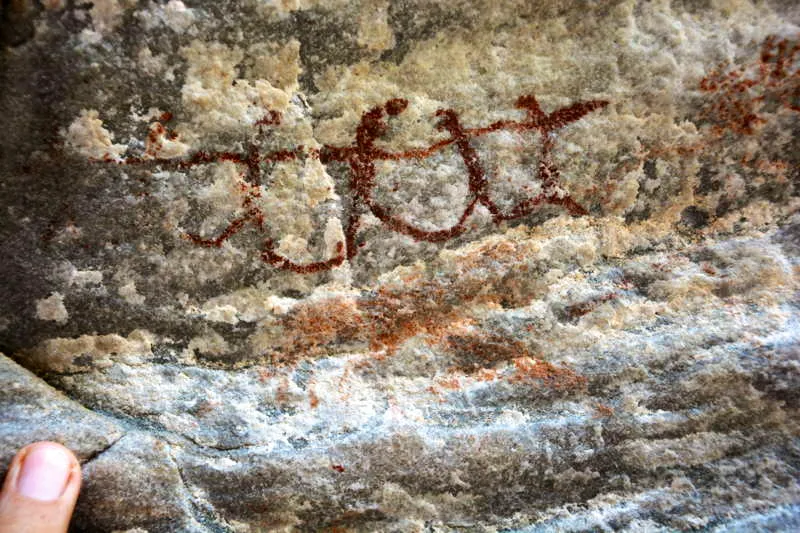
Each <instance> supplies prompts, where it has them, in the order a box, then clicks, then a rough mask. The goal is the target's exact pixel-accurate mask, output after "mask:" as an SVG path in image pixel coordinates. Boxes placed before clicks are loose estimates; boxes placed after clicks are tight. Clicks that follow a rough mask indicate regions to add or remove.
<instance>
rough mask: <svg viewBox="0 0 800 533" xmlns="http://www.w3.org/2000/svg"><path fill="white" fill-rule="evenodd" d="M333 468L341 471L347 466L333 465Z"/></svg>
mask: <svg viewBox="0 0 800 533" xmlns="http://www.w3.org/2000/svg"><path fill="white" fill-rule="evenodd" d="M331 468H333V469H334V470H336V471H337V472H339V473H341V472H344V471H345V468H344V467H343V466H342V465H331Z"/></svg>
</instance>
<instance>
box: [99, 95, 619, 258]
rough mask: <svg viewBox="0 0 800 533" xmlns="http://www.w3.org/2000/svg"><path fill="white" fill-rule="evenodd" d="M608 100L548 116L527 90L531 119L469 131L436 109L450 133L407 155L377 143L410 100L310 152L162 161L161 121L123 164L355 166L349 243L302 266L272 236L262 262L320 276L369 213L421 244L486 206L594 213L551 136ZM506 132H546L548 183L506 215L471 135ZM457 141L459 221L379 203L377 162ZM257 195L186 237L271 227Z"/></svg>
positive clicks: (263, 122)
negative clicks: (562, 171)
mask: <svg viewBox="0 0 800 533" xmlns="http://www.w3.org/2000/svg"><path fill="white" fill-rule="evenodd" d="M606 105H608V102H607V101H605V100H590V101H587V102H578V103H575V104H572V105H570V106H567V107H565V108H561V109H558V110H556V111H554V112H553V113H550V114H549V115H548V114H545V113H544V112H543V111H542V110H541V108H540V106H539V103H538V101H537V100H536V97H535V96H533V95H523V96H521V97H520V98H519V99H518V100H517V107H518V108H520V109H524V110H525V111H526V112H527V118H526V119H525V120H522V121H513V120H501V121H497V122H494V123H492V124H490V125H489V126H484V127H479V128H465V127H464V126H463V125H462V124H461V121H460V118H459V116H458V114H457V113H456V112H455V111H453V110H450V109H443V110H439V111H437V113H436V116H437V117H439V119H440V122H439V124H438V128H439V129H442V130H445V131H447V132H449V133H450V137H449V138H447V139H444V140H441V141H438V142H436V143H434V144H432V145H430V146H429V147H428V148H426V149H421V150H410V151H405V152H387V151H386V150H383V149H381V148H379V147H378V146H376V144H375V141H376V140H378V139H379V138H380V137H382V136H383V135H384V134H385V133H386V132H387V130H388V124H387V122H386V120H387V119H388V118H389V117H393V116H397V115H399V114H400V113H402V112H403V111H405V109H406V108H407V107H408V101H407V100H406V99H403V98H393V99H391V100H388V101H386V102H385V103H384V104H383V105H381V106H376V107H373V108H372V109H369V110H368V111H366V112H364V114H363V115H362V116H361V121H360V122H359V124H358V126H357V128H356V132H355V138H354V140H353V143H352V144H351V145H350V146H329V145H325V146H323V148H322V149H321V150H318V149H310V150H306V149H305V148H304V147H303V146H298V147H296V148H294V149H292V150H279V151H276V152H272V153H268V154H261V153H260V152H259V150H258V148H257V147H256V146H251V147H250V148H249V151H248V153H246V154H239V153H234V152H202V151H201V152H196V153H195V154H194V155H192V156H190V157H189V158H187V159H181V160H176V159H163V158H158V157H156V156H157V154H158V152H159V151H160V149H161V147H162V143H161V140H160V139H161V136H162V135H163V134H164V133H165V132H166V130H165V128H164V127H163V126H162V125H161V124H160V123H157V124H156V126H154V129H153V130H151V132H150V134H149V136H148V147H147V151H146V155H147V156H148V157H147V158H144V157H128V158H126V159H125V160H124V161H122V164H129V165H133V164H137V165H140V164H149V165H160V166H162V167H165V168H175V169H186V168H191V167H193V166H196V165H201V164H209V163H218V162H221V161H228V162H232V163H235V164H240V165H244V166H245V167H246V169H247V178H246V179H247V180H248V181H249V182H250V183H251V185H254V186H257V185H259V184H260V183H262V180H261V172H262V169H261V163H277V162H283V161H291V160H296V159H299V158H301V157H310V158H316V159H319V160H320V161H321V162H322V163H323V164H328V163H333V162H338V163H344V164H346V165H348V166H349V167H350V178H349V191H350V194H351V195H352V198H351V202H350V204H351V206H352V207H351V213H350V216H349V217H348V220H347V224H346V227H345V228H344V234H345V243H343V244H342V246H340V247H337V250H336V254H335V256H334V257H332V258H329V259H327V260H324V261H316V262H312V263H309V264H300V263H296V262H294V261H292V260H290V259H289V258H287V257H283V256H281V255H280V254H278V253H277V251H276V250H275V247H274V242H275V239H274V238H272V237H268V238H266V239H265V240H264V241H263V242H264V244H263V248H262V252H261V259H262V260H263V261H264V262H265V263H268V264H271V265H272V266H274V267H276V268H280V269H283V270H289V271H293V272H297V273H300V274H314V273H318V272H323V271H327V270H331V269H333V268H336V267H338V266H340V265H341V264H342V263H343V262H344V261H345V260H346V259H352V258H353V257H355V255H356V254H357V253H358V250H359V249H360V248H361V246H362V244H363V243H359V242H358V240H357V234H358V229H359V227H360V219H361V216H362V215H363V214H364V213H365V212H369V213H371V214H372V215H374V216H375V217H376V218H378V219H379V220H380V221H381V222H382V223H383V224H384V225H385V226H386V227H387V228H389V229H390V230H392V231H395V232H398V233H402V234H405V235H408V236H410V237H412V238H414V239H417V240H420V241H429V242H444V241H447V240H450V239H452V238H454V237H457V236H459V235H461V234H462V233H464V232H466V231H467V230H468V229H469V227H470V226H469V225H468V219H469V218H470V217H471V215H472V214H473V212H474V210H475V208H476V207H477V206H478V205H479V204H480V205H483V206H484V207H485V208H486V209H487V210H488V211H489V213H490V214H491V215H492V219H493V221H494V222H495V223H501V222H503V221H509V220H514V219H518V218H522V217H525V216H528V215H530V214H531V213H533V212H534V211H535V210H536V209H537V208H538V207H540V206H542V205H545V204H550V205H556V206H560V207H563V208H564V209H565V210H566V211H567V212H568V213H570V214H571V215H574V216H579V215H585V214H587V210H586V209H585V208H584V207H582V206H581V205H580V204H578V202H576V201H575V200H574V199H573V198H571V197H570V195H569V194H568V193H567V194H565V193H564V191H563V189H561V188H559V187H558V185H559V172H558V169H557V168H556V167H555V165H554V163H553V161H552V148H553V141H552V139H551V136H550V134H551V133H552V132H554V131H556V130H558V129H561V128H563V127H565V126H567V125H568V124H569V123H571V122H575V121H577V120H580V119H581V118H583V117H584V116H585V115H587V114H588V113H591V112H592V111H595V110H597V109H601V108H603V107H605V106H606ZM162 118H165V119H171V118H172V117H171V115H170V116H169V117H166V114H165V115H162ZM280 122H281V115H280V113H279V112H277V111H274V110H271V111H269V112H268V113H267V114H266V115H265V116H264V117H263V118H261V119H260V120H258V121H256V123H255V125H256V126H258V127H259V128H260V127H262V126H274V125H278V124H280ZM499 130H511V131H529V130H537V131H539V132H541V134H542V136H541V137H542V139H543V141H542V150H541V156H540V162H539V165H538V173H537V175H536V177H537V179H538V180H539V181H541V183H542V192H540V193H539V194H538V195H537V196H535V197H533V198H528V199H526V200H523V201H521V202H519V203H518V204H517V205H516V206H514V207H512V208H511V209H510V210H509V211H507V212H504V211H503V210H502V209H501V208H500V206H498V205H497V204H496V203H495V202H494V201H493V200H492V199H491V198H490V196H489V187H488V185H489V180H488V179H487V176H486V172H485V170H484V169H483V166H482V164H481V161H480V157H479V155H478V153H477V151H476V150H475V148H474V147H473V146H472V144H471V140H472V139H475V138H478V137H481V136H483V135H486V134H489V133H492V132H495V131H499ZM451 145H453V146H454V147H455V148H456V150H457V151H458V152H459V154H460V155H461V157H462V159H463V161H464V165H465V167H466V169H467V177H468V190H469V192H468V194H469V197H470V198H469V199H468V201H467V202H466V208H465V209H464V211H463V212H462V213H461V215H460V216H459V218H458V220H457V222H456V223H455V224H454V225H453V226H451V227H450V228H446V229H441V230H425V229H422V228H420V227H418V226H415V225H413V224H412V223H410V222H407V221H405V220H403V219H402V218H400V217H398V216H397V215H394V214H392V209H390V208H389V207H387V206H384V205H381V204H379V203H378V202H377V201H376V200H375V198H374V195H373V192H374V188H375V187H376V183H377V179H376V178H377V176H376V166H375V162H377V161H400V160H408V159H414V160H420V159H425V158H428V157H431V156H433V155H434V154H435V153H436V152H438V151H440V150H443V149H445V148H447V147H449V146H451ZM109 159H110V158H109ZM252 200H253V198H252V196H250V195H248V196H247V197H246V198H245V199H243V201H242V202H243V203H242V207H243V208H245V209H246V211H247V213H246V215H244V216H243V217H240V218H238V219H236V220H234V221H233V222H232V223H230V224H229V225H228V226H227V227H226V228H225V229H224V230H223V231H222V233H221V234H220V235H218V236H217V237H212V238H203V237H200V236H198V235H194V234H191V233H187V234H185V235H184V237H185V238H186V239H187V240H189V241H191V242H193V243H194V244H197V245H199V246H204V247H207V248H211V247H220V246H221V245H222V243H224V242H225V241H227V240H228V239H230V238H231V237H233V236H234V235H235V234H236V233H238V232H239V231H241V230H243V229H244V228H245V227H247V226H252V227H254V228H255V229H256V230H257V231H260V232H266V231H267V229H266V227H265V224H264V221H265V220H268V218H269V217H267V216H265V214H264V213H263V212H262V211H261V209H260V208H258V207H257V206H256V205H255V204H254V202H253V201H252Z"/></svg>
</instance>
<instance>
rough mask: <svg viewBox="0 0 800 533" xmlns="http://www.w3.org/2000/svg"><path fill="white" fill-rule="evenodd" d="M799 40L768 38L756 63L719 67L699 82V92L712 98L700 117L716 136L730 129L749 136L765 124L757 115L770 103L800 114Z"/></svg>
mask: <svg viewBox="0 0 800 533" xmlns="http://www.w3.org/2000/svg"><path fill="white" fill-rule="evenodd" d="M798 52H800V41H798V40H789V39H778V38H777V37H776V36H774V35H773V36H770V37H768V38H767V39H766V40H765V41H764V42H763V43H762V45H761V53H760V54H759V58H758V61H757V62H753V63H750V64H747V65H744V66H743V67H741V68H738V69H737V68H727V69H726V68H725V66H724V65H723V66H720V67H718V68H716V69H714V70H712V71H711V72H710V73H709V75H708V76H706V77H705V78H703V79H702V80H701V81H700V89H701V90H702V91H704V92H707V93H711V94H713V95H714V98H713V99H712V100H711V102H710V103H709V105H707V106H706V109H705V110H704V113H703V116H704V118H707V119H709V120H711V121H712V122H714V123H715V129H716V130H717V133H721V132H723V131H724V130H726V129H727V130H730V131H732V132H734V133H739V134H744V135H751V134H753V133H755V131H756V127H757V126H758V125H760V124H763V123H765V122H766V120H765V119H764V118H763V117H762V116H761V115H759V110H760V109H761V107H762V105H763V104H764V103H765V102H766V101H769V100H772V101H775V102H778V103H780V105H781V106H783V107H784V108H786V109H789V110H791V111H800V65H798Z"/></svg>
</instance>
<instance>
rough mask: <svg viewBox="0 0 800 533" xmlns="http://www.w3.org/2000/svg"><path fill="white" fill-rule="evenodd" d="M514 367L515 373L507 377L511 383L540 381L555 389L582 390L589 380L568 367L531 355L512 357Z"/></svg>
mask: <svg viewBox="0 0 800 533" xmlns="http://www.w3.org/2000/svg"><path fill="white" fill-rule="evenodd" d="M514 367H515V369H516V373H515V374H514V376H512V377H511V378H510V379H509V381H511V382H512V383H518V382H524V383H529V384H534V383H541V384H542V385H544V386H545V387H547V388H552V389H556V390H584V389H586V386H587V384H588V382H589V380H588V379H586V377H584V376H581V375H580V374H577V373H576V372H575V371H574V370H572V369H570V368H567V367H563V366H556V365H554V364H553V363H550V362H548V361H541V360H539V359H534V358H532V357H519V358H517V359H514Z"/></svg>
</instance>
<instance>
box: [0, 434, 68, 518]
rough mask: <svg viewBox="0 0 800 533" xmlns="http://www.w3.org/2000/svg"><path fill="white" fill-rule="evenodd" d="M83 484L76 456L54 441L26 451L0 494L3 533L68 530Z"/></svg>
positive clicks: (15, 461)
mask: <svg viewBox="0 0 800 533" xmlns="http://www.w3.org/2000/svg"><path fill="white" fill-rule="evenodd" d="M80 484H81V467H80V463H79V462H78V459H77V457H75V454H74V453H72V451H70V450H69V449H68V448H66V447H65V446H63V445H61V444H59V443H57V442H51V441H40V442H34V443H32V444H29V445H27V446H25V447H24V448H22V449H21V450H20V451H19V452H17V454H16V455H15V456H14V458H13V459H12V460H11V464H10V466H9V469H8V473H7V474H6V479H5V482H4V484H3V489H2V492H0V533H7V532H8V533H10V532H12V531H30V532H35V533H51V532H52V533H56V532H59V533H60V532H62V531H66V529H67V526H68V524H69V520H70V518H71V516H72V511H73V509H74V508H75V502H76V501H77V499H78V492H79V491H80Z"/></svg>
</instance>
